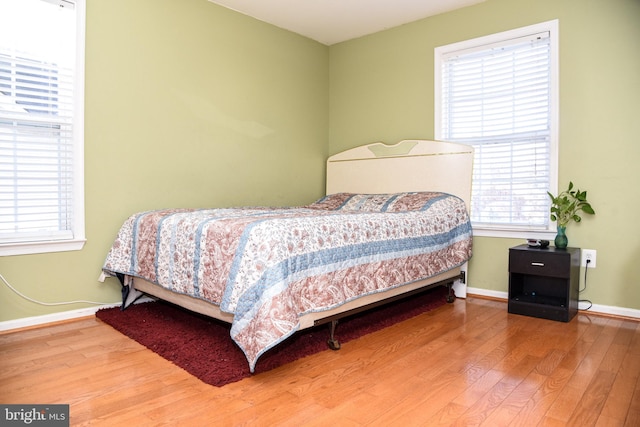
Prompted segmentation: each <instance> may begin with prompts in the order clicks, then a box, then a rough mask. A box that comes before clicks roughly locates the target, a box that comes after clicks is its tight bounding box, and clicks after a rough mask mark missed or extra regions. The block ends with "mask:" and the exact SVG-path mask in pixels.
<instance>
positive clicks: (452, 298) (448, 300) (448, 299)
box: [447, 295, 456, 304]
mask: <svg viewBox="0 0 640 427" xmlns="http://www.w3.org/2000/svg"><path fill="white" fill-rule="evenodd" d="M455 300H456V296H455V295H447V302H448V303H449V304H451V303H452V302H454V301H455Z"/></svg>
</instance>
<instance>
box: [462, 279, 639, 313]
mask: <svg viewBox="0 0 640 427" xmlns="http://www.w3.org/2000/svg"><path fill="white" fill-rule="evenodd" d="M467 295H469V296H473V295H478V296H484V297H491V298H496V299H502V300H505V302H506V301H507V300H508V299H509V294H508V293H507V292H501V291H492V290H489V289H481V288H472V287H467ZM583 305H584V304H582V303H581V304H580V310H582V311H585V310H584V309H586V307H583ZM588 311H589V312H592V313H598V314H608V315H613V316H622V317H631V318H634V319H640V310H636V309H633V308H625V307H614V306H611V305H600V304H593V306H591V308H589V310H588Z"/></svg>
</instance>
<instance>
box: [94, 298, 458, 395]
mask: <svg viewBox="0 0 640 427" xmlns="http://www.w3.org/2000/svg"><path fill="white" fill-rule="evenodd" d="M446 293H447V289H446V288H445V287H437V288H434V289H431V290H428V291H426V292H424V293H421V294H419V295H416V296H413V297H409V298H407V299H404V300H400V301H396V302H393V303H390V304H388V305H385V306H382V307H378V308H374V309H372V310H369V311H366V312H362V313H358V314H355V315H353V316H350V317H347V318H344V319H342V320H340V322H339V324H338V327H337V330H336V338H337V339H338V340H339V341H340V343H341V344H344V343H346V342H348V341H351V340H353V339H355V338H358V337H360V336H362V335H365V334H368V333H371V332H374V331H377V330H380V329H383V328H385V327H388V326H390V325H393V324H395V323H398V322H401V321H403V320H407V319H409V318H411V317H414V316H417V315H418V314H421V313H424V312H426V311H429V310H433V309H434V308H436V307H439V306H441V305H444V304H445V296H446ZM96 317H97V318H98V319H100V320H102V321H103V322H105V323H107V324H109V325H111V326H112V327H113V328H115V329H117V330H118V331H120V332H122V333H123V334H125V335H127V336H128V337H130V338H132V339H134V340H136V341H137V342H139V343H140V344H142V345H144V346H145V347H147V348H149V349H150V350H152V351H154V352H156V353H158V354H159V355H160V356H162V357H164V358H165V359H167V360H170V361H171V362H173V363H174V364H176V365H177V366H179V367H181V368H182V369H184V370H186V371H187V372H189V373H190V374H192V375H194V376H196V377H197V378H199V379H200V380H202V381H203V382H205V383H207V384H211V385H213V386H217V387H221V386H223V385H225V384H229V383H232V382H235V381H239V380H241V379H243V378H246V377H248V376H251V373H250V372H249V365H248V363H247V360H246V358H245V357H244V354H243V353H242V351H241V350H240V348H239V347H238V346H237V345H236V344H235V343H234V342H233V341H232V340H231V337H230V336H229V328H230V326H229V325H227V324H225V323H223V322H219V321H217V320H215V319H211V318H208V317H205V316H201V315H199V314H196V313H193V312H190V311H187V310H184V309H182V308H179V307H176V306H174V305H171V304H168V303H165V302H149V303H143V304H135V305H133V306H131V307H129V308H127V309H126V310H125V311H120V309H119V308H109V309H103V310H99V311H98V312H97V313H96ZM328 338H329V327H328V325H326V324H325V325H320V326H317V327H314V328H311V329H307V330H304V331H299V332H297V333H296V334H294V335H293V336H291V337H290V338H289V339H287V340H286V341H284V342H282V343H280V344H279V345H278V346H276V347H274V348H272V349H271V350H269V351H268V352H266V353H265V354H263V355H262V356H261V357H260V359H258V363H257V365H256V369H255V373H256V374H257V373H260V372H265V371H268V370H270V369H273V368H276V367H278V366H282V365H284V364H286V363H289V362H292V361H294V360H296V359H299V358H301V357H304V356H308V355H310V354H314V353H318V352H320V351H324V350H327V351H331V350H329V349H328V346H327V339H328ZM338 351H339V350H338Z"/></svg>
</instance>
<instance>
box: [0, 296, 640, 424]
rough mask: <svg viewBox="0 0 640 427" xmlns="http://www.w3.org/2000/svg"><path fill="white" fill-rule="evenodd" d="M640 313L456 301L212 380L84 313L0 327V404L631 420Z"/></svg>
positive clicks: (259, 420) (438, 420) (251, 420)
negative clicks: (238, 377)
mask: <svg viewBox="0 0 640 427" xmlns="http://www.w3.org/2000/svg"><path fill="white" fill-rule="evenodd" d="M639 378H640V322H637V321H634V320H626V319H618V318H608V317H600V316H596V315H591V314H585V313H584V312H580V313H579V314H578V315H577V316H576V318H574V319H573V321H571V322H570V323H568V324H567V323H561V322H554V321H549V320H542V319H535V318H530V317H525V316H518V315H512V314H508V313H507V307H506V303H504V302H500V301H492V300H486V299H479V298H468V299H467V300H457V301H456V302H455V303H454V304H447V305H445V306H443V307H441V308H438V309H436V310H434V311H432V312H429V313H425V314H423V315H420V316H418V317H415V318H413V319H411V320H408V321H405V322H403V323H400V324H397V325H395V326H393V327H390V328H387V329H384V330H382V331H379V332H377V333H373V334H370V335H368V336H365V337H362V338H360V339H358V340H356V341H352V342H349V343H346V344H343V346H342V349H341V350H340V351H337V352H334V351H325V352H322V353H319V354H316V355H314V356H310V357H307V358H304V359H301V360H298V361H296V362H294V363H291V364H288V365H286V366H283V367H281V368H278V369H276V370H273V371H270V372H267V373H264V374H260V375H256V376H254V377H252V378H248V379H245V380H243V381H240V382H237V383H234V384H229V385H227V386H225V387H222V388H216V387H212V386H208V385H206V384H203V383H202V382H200V381H199V380H197V379H196V378H194V377H192V376H190V375H189V374H187V373H186V372H185V371H183V370H181V369H180V368H177V367H176V366H174V365H172V364H171V363H170V362H168V361H166V360H164V359H162V358H161V357H159V356H157V355H156V354H154V353H152V352H151V351H149V350H147V349H146V348H144V347H142V346H141V345H139V344H137V343H136V342H134V341H132V340H130V339H128V338H126V337H125V336H123V335H121V334H120V333H119V332H116V331H115V330H114V329H112V328H111V327H109V326H107V325H105V324H104V323H102V322H100V321H99V320H96V319H94V318H90V319H83V320H78V321H74V322H70V323H66V324H61V325H53V326H48V327H43V328H39V329H33V330H28V331H21V332H15V333H9V334H5V335H0V403H5V404H7V403H34V404H36V403H37V404H40V403H48V404H54V403H65V404H70V411H71V425H73V426H81V425H109V426H111V425H127V424H129V425H132V426H133V425H135V426H137V427H141V426H151V425H172V426H191V425H194V426H204V425H221V426H225V425H229V426H235V425H260V426H262V425H264V426H274V425H278V426H279V425H286V426H326V425H339V426H364V425H366V426H395V425H399V426H432V425H459V426H472V425H478V426H507V425H508V426H537V425H540V426H564V425H569V426H581V427H583V426H638V425H640V380H639Z"/></svg>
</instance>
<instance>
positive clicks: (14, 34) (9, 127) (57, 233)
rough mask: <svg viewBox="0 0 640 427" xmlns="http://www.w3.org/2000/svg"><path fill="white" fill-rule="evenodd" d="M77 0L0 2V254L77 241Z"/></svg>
mask: <svg viewBox="0 0 640 427" xmlns="http://www.w3.org/2000/svg"><path fill="white" fill-rule="evenodd" d="M84 1H85V0H2V2H0V255H15V254H26V253H41V252H57V251H65V250H78V249H81V248H82V246H83V244H84V241H85V235H84V186H83V181H84V176H83V144H84V141H83V133H84V124H83V121H84V112H83V109H84V101H83V100H84V93H83V91H84V19H85V13H84V10H85V3H84Z"/></svg>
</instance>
